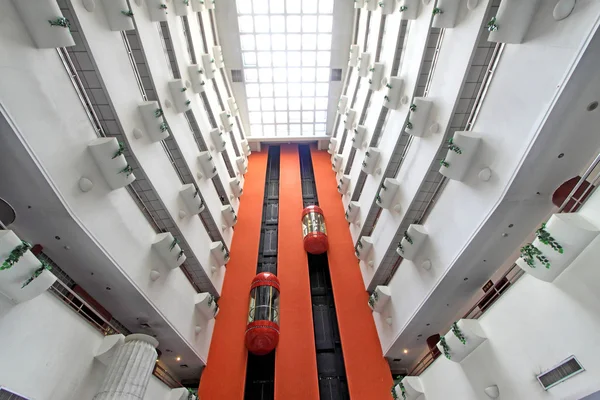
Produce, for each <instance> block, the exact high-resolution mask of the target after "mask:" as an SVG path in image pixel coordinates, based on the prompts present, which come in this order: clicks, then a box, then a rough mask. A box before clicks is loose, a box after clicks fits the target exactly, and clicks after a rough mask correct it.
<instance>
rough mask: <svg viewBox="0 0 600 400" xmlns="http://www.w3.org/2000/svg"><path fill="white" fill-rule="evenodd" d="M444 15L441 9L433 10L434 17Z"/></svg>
mask: <svg viewBox="0 0 600 400" xmlns="http://www.w3.org/2000/svg"><path fill="white" fill-rule="evenodd" d="M443 13H444V11H442V9H441V8H438V7H435V8H434V9H433V15H438V14H443Z"/></svg>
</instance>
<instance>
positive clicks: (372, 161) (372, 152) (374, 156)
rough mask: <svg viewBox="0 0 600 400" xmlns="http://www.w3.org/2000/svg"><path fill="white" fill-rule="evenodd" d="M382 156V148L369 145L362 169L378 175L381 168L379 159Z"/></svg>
mask: <svg viewBox="0 0 600 400" xmlns="http://www.w3.org/2000/svg"><path fill="white" fill-rule="evenodd" d="M380 158H381V150H379V149H378V148H377V147H369V148H368V149H367V151H366V152H365V159H364V160H363V162H362V164H361V167H360V169H361V170H362V171H363V172H364V173H365V174H369V175H378V174H379V172H381V169H380V168H378V167H377V166H378V164H379V159H380Z"/></svg>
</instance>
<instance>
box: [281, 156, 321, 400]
mask: <svg viewBox="0 0 600 400" xmlns="http://www.w3.org/2000/svg"><path fill="white" fill-rule="evenodd" d="M279 171H280V176H279V228H278V229H279V233H278V249H277V277H278V278H279V281H280V282H281V295H280V305H279V315H280V317H279V322H280V330H281V334H280V337H279V344H278V345H277V350H276V352H275V399H276V400H294V399H298V400H313V399H314V400H318V399H319V381H318V375H317V355H316V350H315V334H314V329H313V316H312V301H311V297H310V278H309V275H308V258H307V255H306V252H305V251H304V245H303V243H302V223H301V217H302V209H303V207H302V185H301V181H300V157H299V155H298V146H297V145H282V146H281V153H280V169H279Z"/></svg>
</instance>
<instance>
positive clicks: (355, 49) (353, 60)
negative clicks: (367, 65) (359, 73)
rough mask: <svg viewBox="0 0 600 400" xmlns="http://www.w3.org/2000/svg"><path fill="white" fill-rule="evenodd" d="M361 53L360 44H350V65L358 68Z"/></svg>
mask: <svg viewBox="0 0 600 400" xmlns="http://www.w3.org/2000/svg"><path fill="white" fill-rule="evenodd" d="M359 55H360V46H359V45H357V44H351V45H350V58H349V60H348V66H350V67H354V68H356V67H357V66H358V57H359Z"/></svg>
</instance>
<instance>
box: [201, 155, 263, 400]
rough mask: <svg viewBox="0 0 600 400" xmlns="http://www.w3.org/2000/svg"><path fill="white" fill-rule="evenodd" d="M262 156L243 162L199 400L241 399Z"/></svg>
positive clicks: (255, 259)
mask: <svg viewBox="0 0 600 400" xmlns="http://www.w3.org/2000/svg"><path fill="white" fill-rule="evenodd" d="M267 155H268V151H267V149H263V151H262V152H261V153H254V154H252V156H250V157H249V158H248V173H247V174H246V177H245V178H246V180H245V183H244V195H243V196H242V201H241V203H240V208H239V210H238V214H237V215H238V222H237V224H236V225H235V233H234V235H233V243H232V244H231V249H230V256H231V260H230V261H229V263H228V264H227V272H226V273H225V280H224V282H223V290H222V291H221V298H220V299H219V314H218V315H217V317H216V322H215V329H214V332H213V335H212V341H211V343H210V350H209V353H208V360H207V363H206V364H207V365H206V368H205V369H204V372H203V373H202V378H201V380H200V389H199V393H200V398H202V399H203V400H241V399H243V398H244V385H245V380H246V361H247V357H248V352H247V350H246V346H245V345H244V334H245V331H246V323H247V316H248V296H249V293H250V283H251V282H252V278H254V276H255V275H256V264H257V262H258V246H259V241H260V224H261V219H262V208H263V198H264V191H265V176H266V173H267Z"/></svg>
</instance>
